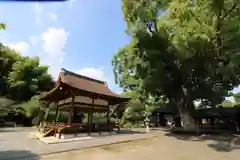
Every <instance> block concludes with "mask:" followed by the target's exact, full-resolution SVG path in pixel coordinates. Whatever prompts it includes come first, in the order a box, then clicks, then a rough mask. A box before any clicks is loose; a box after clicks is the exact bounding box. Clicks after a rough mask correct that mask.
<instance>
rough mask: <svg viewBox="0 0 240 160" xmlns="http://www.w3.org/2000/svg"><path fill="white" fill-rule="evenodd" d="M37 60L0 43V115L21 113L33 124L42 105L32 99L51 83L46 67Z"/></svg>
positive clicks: (45, 89) (47, 88)
mask: <svg viewBox="0 0 240 160" xmlns="http://www.w3.org/2000/svg"><path fill="white" fill-rule="evenodd" d="M39 61H40V60H39V58H38V57H26V56H22V55H20V54H19V53H17V52H16V51H14V50H12V49H10V48H9V47H7V46H4V45H3V44H2V43H0V103H1V105H0V110H1V114H0V116H6V115H8V114H9V113H13V114H23V115H25V116H26V117H28V118H30V119H32V120H34V121H35V122H36V121H37V120H36V119H37V117H39V114H38V113H40V110H41V106H43V104H41V103H40V102H38V100H36V99H34V97H35V96H37V95H39V94H41V93H42V92H44V91H48V90H50V89H51V88H52V83H53V80H52V77H51V76H50V74H48V67H47V66H41V65H40V64H39Z"/></svg>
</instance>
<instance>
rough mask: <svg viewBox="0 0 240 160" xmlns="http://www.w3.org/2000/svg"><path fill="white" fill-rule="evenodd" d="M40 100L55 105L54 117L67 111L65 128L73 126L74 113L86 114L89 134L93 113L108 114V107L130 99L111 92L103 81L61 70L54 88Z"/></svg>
mask: <svg viewBox="0 0 240 160" xmlns="http://www.w3.org/2000/svg"><path fill="white" fill-rule="evenodd" d="M40 100H41V101H44V102H46V103H52V102H54V103H56V104H57V109H56V115H57V112H58V110H59V109H64V110H67V111H69V118H68V123H67V126H68V127H70V128H71V127H72V126H73V117H74V112H76V111H81V112H83V113H88V124H87V130H88V133H90V132H91V131H92V129H93V125H92V116H93V112H106V113H108V112H109V106H110V105H117V104H121V103H124V102H127V101H129V100H130V99H129V98H124V97H121V96H120V95H118V94H116V93H114V92H112V91H111V90H110V89H109V88H108V87H107V84H106V83H105V82H103V81H100V80H96V79H93V78H89V77H86V76H82V75H79V74H76V73H73V72H70V71H67V70H66V69H62V71H61V72H60V73H59V76H58V80H57V82H56V86H55V88H53V89H52V90H51V91H49V92H48V93H46V94H44V95H43V96H42V97H41V98H40ZM107 115H108V114H107ZM107 123H108V121H107ZM78 127H79V126H78ZM62 128H64V127H62Z"/></svg>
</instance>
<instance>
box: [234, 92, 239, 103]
mask: <svg viewBox="0 0 240 160" xmlns="http://www.w3.org/2000/svg"><path fill="white" fill-rule="evenodd" d="M233 98H234V100H235V103H236V105H238V104H240V92H238V93H236V94H234V95H233Z"/></svg>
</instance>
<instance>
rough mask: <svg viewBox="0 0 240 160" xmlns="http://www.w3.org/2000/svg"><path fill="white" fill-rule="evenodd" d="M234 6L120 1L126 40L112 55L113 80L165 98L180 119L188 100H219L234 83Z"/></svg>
mask: <svg viewBox="0 0 240 160" xmlns="http://www.w3.org/2000/svg"><path fill="white" fill-rule="evenodd" d="M239 8H240V3H238V1H234V0H201V1H198V0H197V1H192V0H184V1H182V0H181V1H180V0H172V1H169V0H165V1H160V0H151V1H150V0H144V1H143V0H123V1H122V10H123V13H124V19H125V21H126V23H127V26H128V28H127V33H128V35H129V36H131V37H132V39H131V42H130V44H128V45H126V46H124V47H123V48H122V49H120V50H119V52H118V53H117V54H115V56H114V57H113V66H114V74H115V79H116V82H117V83H118V84H119V85H120V86H121V87H123V88H124V89H125V90H139V91H141V93H142V94H145V95H148V96H149V95H152V96H165V97H166V98H167V99H168V100H169V102H171V103H173V104H175V105H176V107H177V108H178V110H179V112H180V115H181V116H182V118H183V120H184V119H185V120H184V121H185V122H186V121H188V122H189V121H190V120H191V118H190V115H189V109H192V108H193V105H192V104H193V101H195V100H202V101H205V102H207V103H209V104H210V105H211V106H214V105H216V104H219V103H221V102H222V101H223V100H224V99H225V97H226V96H228V95H229V91H231V90H232V89H233V88H234V87H237V86H238V85H239V84H240V76H239V75H240V67H239V65H240V52H239V51H240V48H239V44H238V42H239V40H240V28H239V27H240V26H239V24H240V23H239V20H240V14H239V13H240V10H239ZM206 14H207V16H206ZM184 124H186V125H185V128H187V127H188V128H193V125H191V126H190V124H191V123H184ZM187 124H189V125H188V126H187Z"/></svg>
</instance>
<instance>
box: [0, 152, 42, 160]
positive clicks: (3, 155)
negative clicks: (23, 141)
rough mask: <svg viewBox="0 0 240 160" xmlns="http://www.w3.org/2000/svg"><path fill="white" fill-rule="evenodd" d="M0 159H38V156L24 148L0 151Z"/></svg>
mask: <svg viewBox="0 0 240 160" xmlns="http://www.w3.org/2000/svg"><path fill="white" fill-rule="evenodd" d="M0 159H1V160H39V159H40V158H39V156H38V155H36V154H34V153H32V152H30V151H24V150H7V151H0Z"/></svg>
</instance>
